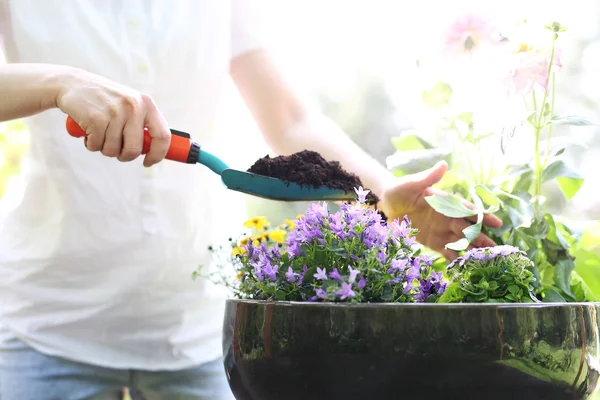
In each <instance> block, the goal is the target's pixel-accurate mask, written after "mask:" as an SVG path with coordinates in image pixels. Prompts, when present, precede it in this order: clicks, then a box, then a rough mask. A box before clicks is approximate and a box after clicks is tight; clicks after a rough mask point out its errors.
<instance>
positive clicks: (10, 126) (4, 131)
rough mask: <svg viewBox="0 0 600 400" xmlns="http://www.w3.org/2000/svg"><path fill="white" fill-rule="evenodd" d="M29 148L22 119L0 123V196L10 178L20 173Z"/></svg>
mask: <svg viewBox="0 0 600 400" xmlns="http://www.w3.org/2000/svg"><path fill="white" fill-rule="evenodd" d="M28 148H29V135H28V133H27V130H26V129H25V125H24V124H23V123H22V122H21V121H20V120H15V121H9V122H4V123H0V197H1V196H2V195H3V194H4V190H5V188H6V185H7V183H8V181H9V179H10V178H11V177H12V176H14V175H18V174H19V173H20V171H21V161H22V159H23V155H24V154H25V152H26V151H27V149H28Z"/></svg>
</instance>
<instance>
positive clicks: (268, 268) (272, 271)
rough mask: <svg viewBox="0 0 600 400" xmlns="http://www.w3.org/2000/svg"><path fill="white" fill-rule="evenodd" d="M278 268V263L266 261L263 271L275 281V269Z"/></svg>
mask: <svg viewBox="0 0 600 400" xmlns="http://www.w3.org/2000/svg"><path fill="white" fill-rule="evenodd" d="M278 269H279V265H275V266H273V265H271V263H268V264H267V265H265V266H264V267H263V273H264V274H265V275H266V276H267V277H268V278H269V280H270V281H271V282H275V281H276V280H277V270H278Z"/></svg>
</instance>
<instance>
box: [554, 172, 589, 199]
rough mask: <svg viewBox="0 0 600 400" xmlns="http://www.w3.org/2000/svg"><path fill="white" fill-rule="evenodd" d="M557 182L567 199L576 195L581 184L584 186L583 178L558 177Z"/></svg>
mask: <svg viewBox="0 0 600 400" xmlns="http://www.w3.org/2000/svg"><path fill="white" fill-rule="evenodd" d="M556 182H557V183H558V186H559V187H560V190H561V191H562V193H563V195H564V196H565V199H567V201H568V200H571V199H572V198H573V197H575V195H576V194H577V192H578V191H579V189H581V186H583V179H576V178H562V177H560V178H556Z"/></svg>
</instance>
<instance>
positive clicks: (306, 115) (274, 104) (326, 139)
mask: <svg viewBox="0 0 600 400" xmlns="http://www.w3.org/2000/svg"><path fill="white" fill-rule="evenodd" d="M231 76H232V79H233V81H234V82H235V84H236V86H237V88H238V90H239V92H240V94H241V95H242V98H243V99H244V101H245V103H246V104H247V106H248V108H249V109H250V111H251V113H252V115H253V117H254V118H255V120H256V121H257V124H258V126H259V128H260V130H261V132H262V134H263V136H264V138H265V140H266V142H267V144H268V145H269V146H270V147H271V148H272V149H273V150H274V151H275V152H277V153H279V154H290V153H295V152H298V151H301V150H305V149H310V150H313V151H316V152H318V153H320V154H321V155H322V156H323V157H325V158H326V159H328V160H336V161H339V162H340V164H341V165H342V167H343V168H344V169H346V170H347V171H349V172H352V173H355V174H356V175H358V176H359V177H360V178H361V180H362V181H363V183H364V184H365V186H366V187H368V188H369V189H371V190H372V191H373V192H374V193H375V194H377V195H378V196H380V197H381V196H382V194H383V190H384V187H385V186H386V185H387V184H388V182H391V181H392V180H393V179H394V176H393V175H392V173H391V172H389V171H388V170H387V169H386V168H385V167H383V166H382V165H381V164H380V163H378V162H377V161H376V160H374V159H373V158H372V157H370V156H369V155H368V154H367V153H365V152H364V151H363V150H362V149H361V148H360V147H358V146H357V145H356V144H355V143H354V142H353V141H352V139H350V137H348V136H347V135H346V134H345V133H344V132H343V131H342V130H341V129H340V128H339V126H338V125H337V124H336V123H335V122H333V121H332V120H331V119H329V118H327V117H325V116H324V115H322V114H321V113H319V112H314V111H311V110H309V109H308V107H307V106H306V105H305V104H304V103H303V102H302V100H301V99H300V98H299V97H298V96H297V95H296V94H295V93H294V92H293V90H292V89H291V88H290V87H289V85H288V84H287V82H286V81H285V79H284V78H283V77H282V75H281V73H280V72H279V70H278V69H277V67H276V65H275V63H274V62H273V60H272V59H271V58H270V56H269V53H268V52H267V51H266V50H256V51H251V52H246V53H244V54H242V55H240V56H238V57H236V58H234V59H233V61H232V63H231Z"/></svg>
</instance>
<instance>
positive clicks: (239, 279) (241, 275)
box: [237, 271, 245, 281]
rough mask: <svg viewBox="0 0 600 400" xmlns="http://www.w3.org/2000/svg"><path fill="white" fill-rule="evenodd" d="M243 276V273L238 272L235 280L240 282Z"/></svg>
mask: <svg viewBox="0 0 600 400" xmlns="http://www.w3.org/2000/svg"><path fill="white" fill-rule="evenodd" d="M244 275H245V274H244V272H243V271H240V272H238V274H237V280H238V281H241V280H242V278H243V277H244Z"/></svg>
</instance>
